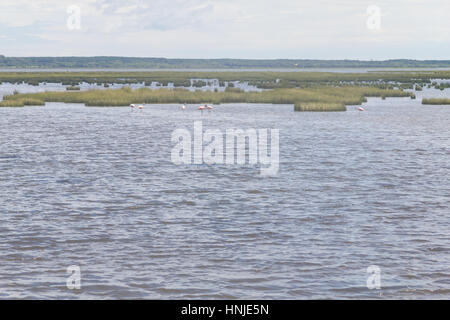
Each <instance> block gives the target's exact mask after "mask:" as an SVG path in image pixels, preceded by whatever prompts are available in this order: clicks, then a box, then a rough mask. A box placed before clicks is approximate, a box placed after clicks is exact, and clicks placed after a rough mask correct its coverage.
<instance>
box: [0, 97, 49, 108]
mask: <svg viewBox="0 0 450 320" xmlns="http://www.w3.org/2000/svg"><path fill="white" fill-rule="evenodd" d="M43 105H45V102H44V101H43V100H39V99H34V98H19V99H11V100H3V101H0V107H23V106H43Z"/></svg>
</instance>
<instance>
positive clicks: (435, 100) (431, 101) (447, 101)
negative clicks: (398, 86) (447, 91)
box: [422, 98, 450, 105]
mask: <svg viewBox="0 0 450 320" xmlns="http://www.w3.org/2000/svg"><path fill="white" fill-rule="evenodd" d="M422 104H433V105H444V104H450V99H445V98H442V99H441V98H431V99H429V98H424V99H422Z"/></svg>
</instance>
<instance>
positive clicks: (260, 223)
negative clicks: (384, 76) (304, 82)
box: [0, 89, 450, 299]
mask: <svg viewBox="0 0 450 320" xmlns="http://www.w3.org/2000/svg"><path fill="white" fill-rule="evenodd" d="M447 90H448V89H447ZM447 90H445V91H443V92H441V93H440V94H447V95H448V93H447V92H448V91H447ZM427 92H428V91H425V92H424V93H423V94H427ZM421 94H422V93H418V99H417V100H411V99H409V98H388V99H387V100H381V99H378V98H370V99H369V101H368V102H367V103H365V104H364V108H365V109H366V111H365V112H358V111H357V110H356V107H354V106H350V107H348V111H347V112H336V113H301V112H297V113H295V112H293V106H291V105H290V106H288V105H275V106H272V105H247V104H230V105H221V106H215V108H214V110H213V111H212V112H204V113H201V112H200V111H198V110H196V108H195V106H188V109H187V110H185V111H182V110H181V109H180V106H178V105H147V106H145V109H144V110H143V111H142V112H131V111H130V110H129V108H93V107H84V106H83V105H76V104H73V105H69V104H60V103H47V105H46V106H45V107H25V108H0V137H1V144H0V195H1V196H0V208H1V214H0V298H4V299H9V298H32V299H33V298H63V299H92V298H100V299H104V298H107V299H111V298H114V299H115V298H119V299H135V298H137V299H179V298H181V299H183V298H189V299H197V298H202V299H215V298H242V299H260V298H275V299H311V298H340V299H355V298H362V299H367V298H375V299H393V298H405V299H412V298H417V299H424V298H432V299H448V298H450V270H449V268H450V234H449V230H450V203H449V198H450V183H449V169H450V161H449V147H450V132H449V126H450V107H449V106H422V105H421V104H420V95H421ZM194 121H202V123H203V127H204V130H206V129H208V128H216V129H221V130H222V131H225V129H227V128H242V129H247V128H256V129H259V128H275V129H279V130H280V169H279V172H278V174H277V175H275V176H272V177H262V176H261V175H260V174H259V170H258V167H256V166H252V165H241V166H239V165H228V166H227V165H175V164H173V163H172V162H171V157H170V155H171V150H172V147H173V144H172V143H171V134H172V132H173V130H175V129H179V128H186V129H188V130H190V131H192V130H193V125H194ZM72 265H75V266H79V267H80V269H81V289H80V290H69V289H68V288H67V286H66V280H67V278H68V274H67V268H68V267H69V266H72ZM371 265H376V266H378V267H379V270H380V278H381V288H380V289H373V290H370V289H368V287H367V279H368V277H369V276H370V275H369V274H368V273H367V268H368V267H369V266H371Z"/></svg>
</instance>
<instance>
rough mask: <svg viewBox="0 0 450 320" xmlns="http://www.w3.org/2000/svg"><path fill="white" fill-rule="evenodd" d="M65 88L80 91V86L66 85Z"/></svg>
mask: <svg viewBox="0 0 450 320" xmlns="http://www.w3.org/2000/svg"><path fill="white" fill-rule="evenodd" d="M66 90H68V91H80V90H81V88H80V87H79V86H68V87H67V88H66Z"/></svg>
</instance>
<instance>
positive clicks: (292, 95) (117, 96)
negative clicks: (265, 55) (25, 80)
mask: <svg viewBox="0 0 450 320" xmlns="http://www.w3.org/2000/svg"><path fill="white" fill-rule="evenodd" d="M381 96H384V97H409V96H411V93H409V92H404V91H401V90H390V89H379V88H375V87H355V86H344V87H329V86H320V87H319V86H318V87H313V88H307V89H275V90H268V91H263V92H244V91H236V92H235V91H234V90H233V91H231V92H230V91H228V92H211V91H195V92H192V91H189V90H186V89H179V88H178V89H174V90H170V89H159V90H151V89H148V88H142V89H136V90H132V89H131V88H129V87H125V88H122V89H108V90H89V91H80V92H38V93H28V94H23V93H19V94H15V95H8V96H5V97H4V99H5V101H25V99H37V100H36V101H45V102H66V103H84V104H85V105H86V106H128V105H130V104H131V103H134V104H137V103H148V104H152V103H153V104H160V103H199V104H201V103H205V102H210V103H214V104H220V103H273V104H294V103H302V102H308V103H309V102H317V103H339V104H344V105H359V104H361V103H363V102H365V101H366V98H365V97H381Z"/></svg>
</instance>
